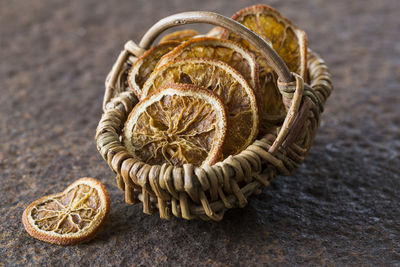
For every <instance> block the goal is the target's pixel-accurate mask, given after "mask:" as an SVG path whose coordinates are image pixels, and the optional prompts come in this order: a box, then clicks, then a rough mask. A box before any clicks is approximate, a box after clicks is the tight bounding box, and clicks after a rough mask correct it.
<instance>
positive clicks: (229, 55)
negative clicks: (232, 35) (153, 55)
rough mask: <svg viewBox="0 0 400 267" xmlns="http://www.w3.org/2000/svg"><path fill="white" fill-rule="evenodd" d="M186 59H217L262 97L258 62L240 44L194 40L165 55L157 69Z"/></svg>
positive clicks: (213, 39)
mask: <svg viewBox="0 0 400 267" xmlns="http://www.w3.org/2000/svg"><path fill="white" fill-rule="evenodd" d="M186 58H205V59H216V60H220V61H223V62H225V63H227V64H228V65H230V66H231V67H233V68H234V69H235V70H237V71H238V72H239V73H240V74H242V75H243V77H244V78H245V79H246V80H247V81H248V82H249V83H250V85H251V87H252V88H253V89H254V91H255V92H256V94H257V96H259V97H261V94H260V93H259V86H258V71H257V62H256V60H255V58H254V56H253V55H252V54H251V53H250V52H249V51H248V50H246V49H244V48H243V47H242V46H240V45H239V44H237V43H235V42H232V41H230V40H223V39H217V38H212V37H199V38H193V39H191V40H189V41H186V42H184V43H182V44H181V45H179V46H178V47H176V48H175V49H173V50H172V51H171V52H169V53H168V54H166V55H164V56H163V57H162V58H161V59H160V61H159V62H158V64H157V66H156V69H158V68H160V67H161V66H162V65H164V64H166V63H168V62H170V61H174V60H180V59H186Z"/></svg>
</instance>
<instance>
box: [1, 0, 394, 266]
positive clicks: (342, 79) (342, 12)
mask: <svg viewBox="0 0 400 267" xmlns="http://www.w3.org/2000/svg"><path fill="white" fill-rule="evenodd" d="M252 3H257V2H256V1H246V2H244V1H214V0H212V1H210V0H207V1H197V0H186V1H177V0H174V1H156V0H145V1H95V0H89V1H79V0H72V1H42V0H37V1H24V0H15V1H7V0H3V1H0V59H1V63H0V204H1V205H0V266H26V265H37V266H44V265H49V266H52V265H56V266H64V265H73V266H77V265H94V266H119V265H122V266H124V265H129V266H132V265H138V266H150V265H160V266H165V265H166V266H168V265H169V266H171V265H174V266H175V265H177V266H182V265H194V266H198V265H204V266H220V265H233V266H238V265H241V266H254V265H281V266H293V265H299V266H300V265H307V266H310V265H333V266H334V265H337V266H343V265H346V266H349V265H355V266H360V265H363V266H376V265H379V266H384V265H385V266H389V265H392V266H393V265H394V266H396V265H397V266H399V265H400V177H399V173H400V101H399V100H400V86H399V83H400V42H399V41H400V40H399V29H400V19H399V16H400V13H399V10H400V2H399V1H398V0H382V1H376V0H359V1H344V0H340V1H322V0H312V1H300V0H298V1H278V0H272V1H268V3H269V4H271V5H272V6H274V7H276V8H277V9H278V10H280V11H281V12H282V13H283V14H285V15H286V16H288V17H289V18H291V19H292V20H293V21H294V22H295V23H296V24H298V25H299V26H300V27H301V28H304V29H305V30H306V32H307V33H308V39H309V45H310V47H312V48H313V50H315V51H316V52H318V53H320V54H321V55H322V56H323V58H324V59H326V61H327V63H328V65H329V66H330V68H331V71H332V74H333V79H334V84H335V91H334V93H333V95H332V96H331V98H330V99H329V101H328V103H327V106H326V110H325V113H324V114H323V120H322V125H321V128H320V131H319V133H318V135H317V138H316V140H315V143H314V145H313V148H312V149H311V152H310V154H309V156H308V158H307V160H306V162H305V164H304V165H303V166H302V167H301V168H300V169H299V170H298V171H297V172H296V173H295V174H293V175H291V176H286V177H279V178H278V179H277V180H276V181H274V182H273V183H272V185H271V187H269V188H265V189H264V190H263V193H262V194H260V195H258V196H255V197H252V198H251V200H250V202H249V205H248V206H247V207H246V208H243V209H235V210H231V211H229V212H228V213H227V214H226V215H225V218H224V220H223V221H222V222H220V223H214V222H203V221H190V222H187V221H184V220H180V219H171V220H170V221H164V220H161V219H160V218H159V217H158V216H157V215H154V216H148V215H145V214H143V213H142V211H141V206H140V205H138V206H130V205H127V204H125V203H124V196H123V193H122V192H121V191H119V190H118V189H117V187H116V185H115V184H114V175H113V174H112V173H111V171H110V169H109V168H108V166H107V164H106V163H105V162H104V161H103V160H102V159H101V157H100V155H99V153H98V152H97V150H96V146H95V142H94V138H93V136H94V133H95V128H96V125H97V123H98V121H99V119H100V116H101V105H102V97H103V92H104V78H105V76H106V74H107V73H108V71H109V69H110V68H111V66H112V64H113V62H114V61H115V59H116V57H117V55H118V53H119V51H120V50H121V49H122V47H123V44H124V42H125V41H126V40H128V39H132V40H135V41H139V40H140V38H141V36H142V35H143V34H144V32H145V30H146V29H147V28H149V27H150V26H151V25H152V24H153V23H155V22H156V21H157V20H158V19H160V18H162V17H165V16H167V15H170V14H173V13H177V12H181V11H186V10H195V9H198V10H211V11H216V12H218V13H221V14H224V15H227V16H230V15H231V14H232V13H233V12H235V11H236V10H238V9H240V8H242V7H244V6H245V5H250V4H252ZM209 28H210V27H205V26H200V27H198V29H200V30H207V29H209ZM83 176H92V177H96V178H98V179H99V180H101V181H102V182H104V183H105V185H106V187H107V189H108V190H109V192H110V197H111V213H110V217H109V219H108V221H107V222H106V224H105V227H104V229H103V230H102V231H101V232H100V233H99V235H98V236H97V237H96V238H95V239H94V240H93V241H91V242H90V243H88V244H83V245H78V246H72V247H59V246H55V245H49V244H46V243H43V242H40V241H38V240H35V239H33V238H31V237H30V236H29V235H28V234H27V233H26V232H25V230H24V228H23V226H22V223H21V215H22V212H23V209H24V208H25V207H26V206H27V205H28V204H29V203H30V202H31V201H33V200H35V199H37V198H39V197H41V196H43V195H46V194H49V193H53V192H59V191H61V190H62V189H63V188H65V187H66V186H67V185H68V184H70V183H71V182H73V181H74V180H75V179H76V178H78V177H83Z"/></svg>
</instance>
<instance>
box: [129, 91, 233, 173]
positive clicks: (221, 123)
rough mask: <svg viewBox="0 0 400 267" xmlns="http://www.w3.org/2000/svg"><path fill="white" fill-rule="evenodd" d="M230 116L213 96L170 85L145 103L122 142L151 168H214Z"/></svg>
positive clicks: (133, 116)
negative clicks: (203, 166) (205, 166)
mask: <svg viewBox="0 0 400 267" xmlns="http://www.w3.org/2000/svg"><path fill="white" fill-rule="evenodd" d="M226 129H227V115H226V111H225V107H224V105H223V104H222V102H221V100H220V99H219V98H218V96H216V95H215V94H214V93H212V92H210V91H209V90H206V89H204V88H200V87H197V86H194V85H188V84H185V85H184V84H171V85H168V86H167V87H164V88H161V89H160V90H159V91H157V92H155V93H154V94H151V95H149V96H148V97H146V98H145V99H143V100H142V101H141V102H139V104H137V105H136V106H135V108H134V109H133V110H132V112H131V114H130V115H129V118H128V120H127V122H126V124H125V127H124V133H123V142H124V144H125V145H126V147H127V149H128V151H129V152H130V153H131V154H132V155H134V156H135V157H136V158H137V159H139V160H142V161H144V162H146V163H149V164H163V163H166V162H167V163H170V164H171V165H176V166H181V165H183V164H186V163H192V164H194V165H198V166H201V165H212V164H214V163H215V162H217V161H218V160H219V159H220V156H221V149H222V146H223V143H224V140H225V135H226Z"/></svg>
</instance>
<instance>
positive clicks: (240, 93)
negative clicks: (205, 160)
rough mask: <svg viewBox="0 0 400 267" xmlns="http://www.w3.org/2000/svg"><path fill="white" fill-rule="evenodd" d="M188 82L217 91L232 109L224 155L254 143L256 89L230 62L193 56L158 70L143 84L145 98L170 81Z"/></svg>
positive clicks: (257, 120)
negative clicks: (254, 89)
mask: <svg viewBox="0 0 400 267" xmlns="http://www.w3.org/2000/svg"><path fill="white" fill-rule="evenodd" d="M177 82H178V83H188V84H194V85H197V86H201V87H204V88H207V89H209V90H211V91H214V92H215V93H216V94H217V95H218V96H219V97H220V98H221V100H222V102H223V103H224V105H225V106H226V108H227V112H228V124H229V127H228V132H227V140H226V142H225V145H224V147H223V152H222V153H223V156H224V157H227V156H229V155H235V154H237V153H239V152H240V151H242V150H243V149H245V148H246V147H247V146H248V145H250V144H251V143H252V142H253V140H254V139H255V137H256V135H257V133H258V123H259V115H258V114H259V113H258V106H257V100H256V96H255V94H254V91H253V89H252V88H251V86H250V85H249V84H248V83H247V81H246V80H245V79H244V78H243V76H242V75H241V74H240V73H239V72H237V71H236V70H235V69H233V68H232V67H230V66H229V65H228V64H226V63H224V62H221V61H218V60H209V59H198V58H190V59H183V60H177V61H172V62H169V63H168V64H165V65H163V66H161V67H160V68H159V69H156V70H155V71H154V72H153V73H152V74H151V76H150V77H149V79H148V80H147V81H146V83H145V84H144V86H143V90H142V97H144V96H146V95H148V94H149V93H151V92H154V91H156V90H157V89H158V88H160V87H161V86H163V85H166V84H169V83H177Z"/></svg>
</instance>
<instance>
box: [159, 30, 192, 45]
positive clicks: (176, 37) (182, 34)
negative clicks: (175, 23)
mask: <svg viewBox="0 0 400 267" xmlns="http://www.w3.org/2000/svg"><path fill="white" fill-rule="evenodd" d="M198 34H199V33H198V32H197V31H195V30H192V29H186V30H181V31H175V32H172V33H170V34H167V35H165V36H164V37H163V38H161V40H160V44H162V43H165V42H169V41H178V42H184V41H186V40H189V39H191V38H193V37H194V36H196V35H198Z"/></svg>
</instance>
